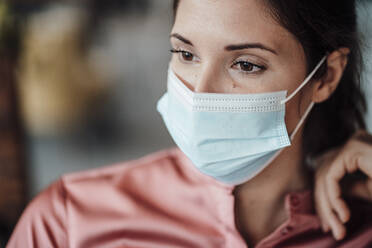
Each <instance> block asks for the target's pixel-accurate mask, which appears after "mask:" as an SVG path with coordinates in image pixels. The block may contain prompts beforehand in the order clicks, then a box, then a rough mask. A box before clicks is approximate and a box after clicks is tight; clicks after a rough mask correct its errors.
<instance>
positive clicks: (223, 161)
mask: <svg viewBox="0 0 372 248" xmlns="http://www.w3.org/2000/svg"><path fill="white" fill-rule="evenodd" d="M174 8H175V11H176V16H175V22H174V26H173V29H172V32H171V43H172V49H171V52H172V53H173V57H172V59H171V62H170V68H169V71H168V74H169V76H168V91H167V93H166V94H165V95H164V96H163V97H162V98H161V99H160V101H159V103H158V106H157V107H158V110H159V112H160V113H161V115H162V116H163V119H164V121H165V124H166V126H167V128H168V130H169V132H170V134H171V136H172V137H173V139H174V140H175V142H176V143H177V145H178V146H179V148H180V149H178V148H174V149H170V150H164V151H160V152H157V153H155V154H151V155H148V156H145V157H144V158H141V159H138V160H136V161H131V162H128V163H124V164H119V165H115V166H111V167H106V168H103V169H98V170H91V171H87V172H81V173H75V174H70V175H65V176H63V177H61V179H60V180H58V181H57V182H55V183H54V184H52V185H51V186H50V187H49V188H48V189H46V190H45V191H44V192H42V193H41V194H40V195H39V196H38V197H37V198H35V199H34V200H33V202H32V203H31V204H30V205H29V206H28V207H27V209H26V210H25V212H24V213H23V216H22V217H21V219H20V221H19V223H18V224H17V226H16V228H15V231H14V233H13V235H12V237H11V239H10V241H9V243H8V246H7V247H203V248H204V247H232V248H239V247H247V246H248V247H254V246H255V247H261V248H262V247H337V246H342V247H368V246H370V245H371V244H372V243H371V242H372V238H371V237H372V227H371V225H372V220H371V218H370V217H368V216H371V213H372V208H371V204H370V203H369V202H366V201H362V200H361V199H359V198H358V200H356V199H353V201H351V202H347V203H348V205H346V203H345V202H344V201H343V200H342V199H341V198H340V197H341V192H340V191H339V190H338V191H337V189H338V186H337V185H338V183H337V182H338V180H339V179H340V178H342V177H343V176H344V174H346V173H347V172H352V171H355V169H356V168H357V167H358V166H359V167H360V168H366V169H365V170H364V172H365V174H367V175H369V176H370V177H371V178H372V175H371V174H372V173H371V174H368V173H370V171H371V168H370V166H369V167H368V166H367V167H366V166H365V165H366V162H364V161H365V160H367V159H368V156H370V152H368V151H370V147H369V146H368V145H362V143H358V142H357V141H356V140H358V139H359V137H360V136H354V138H353V139H352V140H351V141H349V142H348V143H346V141H347V140H348V139H349V138H351V137H352V135H353V134H354V133H355V132H356V130H357V129H363V128H364V121H363V117H362V113H363V110H364V106H365V103H364V98H363V96H362V94H361V92H360V89H359V88H358V80H357V79H358V68H359V67H358V61H359V44H358V41H357V37H356V32H355V30H356V16H355V3H354V1H347V3H346V1H345V3H340V2H339V1H338V2H336V1H327V2H326V1H320V0H318V1H312V2H311V3H310V2H309V1H296V0H290V1H289V0H275V1H274V0H272V1H269V0H267V1H255V0H234V1H230V0H219V1H210V0H205V1H200V0H187V1H185V0H181V1H175V3H174ZM344 143H346V144H347V145H348V146H345V147H344V149H341V148H339V147H340V146H342V145H343V144H344ZM366 147H367V148H366ZM332 149H333V150H334V151H333V152H332V151H331V152H329V153H327V156H325V157H324V159H321V160H319V161H321V162H323V166H322V167H320V168H319V170H317V174H316V184H315V185H316V186H314V185H313V183H312V178H313V174H312V173H311V170H310V168H309V166H310V164H312V163H311V162H312V161H318V160H317V159H316V158H317V157H319V156H320V155H321V154H323V153H324V152H326V151H328V150H332ZM367 149H369V150H367ZM362 150H367V151H366V152H363V153H362V152H361V151H362ZM335 151H339V152H338V153H337V152H335ZM355 151H358V152H357V153H356V152H355ZM354 154H357V156H354ZM350 156H351V157H353V158H357V159H356V160H350V161H349V162H348V163H346V164H345V165H343V164H342V166H340V161H342V160H343V159H345V158H348V157H350ZM362 165H363V166H362ZM345 167H346V168H350V169H349V170H348V171H347V172H346V171H345V170H343V169H340V168H345ZM324 178H327V180H325V179H324ZM330 179H331V180H330ZM324 181H326V183H327V185H325V186H324ZM363 182H364V181H358V183H359V184H358V185H360V183H363ZM313 189H317V191H316V192H315V195H316V196H317V199H316V200H318V204H317V205H316V206H317V209H318V211H319V213H320V215H321V217H322V218H321V219H320V218H318V217H317V215H316V214H315V212H314V209H313V206H314V205H313V203H312V197H311V196H312V194H313V193H312V192H313ZM343 193H344V192H343ZM367 198H368V196H367ZM340 204H341V205H340ZM333 210H334V212H333ZM348 210H350V216H348V215H347V214H348V213H349V212H348ZM362 216H364V218H362ZM349 217H350V219H349ZM346 222H347V224H350V226H347V233H346V237H345V238H344V239H343V240H339V241H337V240H335V239H334V238H333V236H332V234H331V233H324V232H322V227H323V228H324V230H326V229H327V228H328V229H329V228H332V230H333V234H334V236H335V237H336V238H337V239H341V238H343V236H344V235H345V230H346V229H345V227H344V226H343V224H344V223H346Z"/></svg>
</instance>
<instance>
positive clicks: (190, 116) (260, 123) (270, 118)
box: [157, 56, 327, 185]
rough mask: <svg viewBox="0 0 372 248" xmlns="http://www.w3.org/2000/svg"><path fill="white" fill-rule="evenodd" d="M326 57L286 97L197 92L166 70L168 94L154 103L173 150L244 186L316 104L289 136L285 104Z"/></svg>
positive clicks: (286, 142)
mask: <svg viewBox="0 0 372 248" xmlns="http://www.w3.org/2000/svg"><path fill="white" fill-rule="evenodd" d="M326 58H327V56H325V57H323V59H322V60H321V61H320V62H319V64H318V65H317V66H316V68H315V69H314V70H313V72H312V73H310V75H309V76H308V77H307V78H306V79H305V81H304V82H303V83H302V84H301V85H300V86H299V87H298V88H297V90H295V91H294V92H293V93H292V94H291V95H290V96H289V97H287V98H286V95H287V91H279V92H272V93H260V94H216V93H195V92H193V91H191V90H190V89H189V88H188V87H186V86H185V85H184V84H183V83H182V81H181V80H180V79H179V78H178V77H177V76H176V75H175V74H174V72H173V71H172V70H171V69H169V70H168V91H167V93H165V94H164V96H163V97H162V98H161V99H160V100H159V101H158V104H157V109H158V111H159V112H160V114H161V115H162V117H163V120H164V122H165V124H166V126H167V128H168V131H169V133H170V135H171V136H172V138H173V140H174V141H175V143H176V144H177V146H178V147H179V148H180V149H181V150H182V152H184V153H185V154H186V156H187V157H188V158H189V159H190V160H191V161H192V163H193V164H194V165H195V167H196V168H197V169H198V170H199V171H201V172H202V173H204V174H206V175H209V176H211V177H213V178H215V179H216V180H218V181H220V182H222V183H226V184H229V185H238V184H241V183H244V182H246V181H248V180H250V179H251V178H253V177H254V176H256V175H257V174H258V173H260V172H261V171H262V170H263V169H264V168H265V167H267V166H268V165H269V164H270V163H271V162H272V161H273V160H274V159H275V158H276V157H277V156H278V155H279V153H280V152H281V151H282V150H283V148H285V147H287V146H290V145H291V140H293V138H294V136H295V135H296V133H297V131H298V130H299V129H300V127H301V126H302V124H303V122H304V121H305V119H306V117H307V116H308V114H309V113H310V111H311V109H312V108H313V106H314V103H311V104H310V106H309V107H308V109H307V110H306V112H305V114H304V115H303V116H302V118H301V120H300V121H299V123H298V125H297V127H296V128H295V130H294V131H293V132H292V134H291V137H289V136H288V133H287V128H286V125H285V119H284V117H285V103H286V102H287V101H289V100H290V99H292V97H294V96H295V95H296V94H297V93H298V92H299V91H300V90H301V89H302V88H303V87H304V86H305V85H306V84H307V83H308V82H309V81H310V80H311V78H312V77H313V76H314V74H315V73H316V71H317V70H318V69H319V67H320V66H321V65H322V64H323V62H324V61H325V60H326Z"/></svg>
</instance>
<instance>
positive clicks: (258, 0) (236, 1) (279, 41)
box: [173, 0, 295, 51]
mask: <svg viewBox="0 0 372 248" xmlns="http://www.w3.org/2000/svg"><path fill="white" fill-rule="evenodd" d="M173 31H174V32H181V33H182V34H183V35H185V36H187V37H188V38H190V39H192V40H195V39H196V41H198V39H203V40H205V39H204V38H208V39H207V40H208V42H209V43H212V42H213V43H223V44H224V45H226V44H227V43H231V44H235V43H240V42H262V43H265V44H267V45H270V46H271V47H273V48H274V49H275V50H277V51H280V50H281V49H282V47H283V44H288V42H295V39H294V37H293V36H292V35H291V34H290V33H289V32H288V31H287V30H286V29H285V28H283V27H282V26H281V25H279V24H278V23H276V21H274V19H273V18H272V17H271V16H270V14H269V12H268V11H267V9H266V8H265V6H264V5H263V4H262V0H181V1H180V5H179V8H178V12H177V16H176V21H175V24H174V27H173ZM201 41H202V40H200V42H201ZM221 45H222V44H221ZM288 45H290V43H289V44H288Z"/></svg>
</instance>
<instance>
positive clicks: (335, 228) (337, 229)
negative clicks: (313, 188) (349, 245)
mask: <svg viewBox="0 0 372 248" xmlns="http://www.w3.org/2000/svg"><path fill="white" fill-rule="evenodd" d="M323 192H325V193H326V192H327V191H326V186H325V184H323ZM321 197H322V201H321V202H322V210H323V211H324V216H325V218H326V219H327V221H328V223H329V226H330V229H332V233H333V236H334V238H335V239H336V240H341V239H343V238H344V237H345V235H346V228H345V227H344V225H343V224H342V223H341V221H340V220H339V219H338V218H337V216H336V214H335V213H334V212H333V211H332V207H331V204H330V202H329V200H328V197H327V195H326V194H321Z"/></svg>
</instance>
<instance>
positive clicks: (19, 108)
mask: <svg viewBox="0 0 372 248" xmlns="http://www.w3.org/2000/svg"><path fill="white" fill-rule="evenodd" d="M371 14H372V1H367V0H364V1H362V0H361V1H360V7H359V17H360V22H359V23H360V29H361V33H362V34H363V36H364V43H365V45H366V46H365V50H364V55H365V58H366V70H365V73H364V75H363V83H364V87H365V89H366V94H367V97H368V99H369V105H370V106H371V107H370V108H371V109H372V86H370V82H371V78H372V47H371V46H372V19H371V17H370V16H371ZM171 20H172V12H171V0H125V1H121V0H106V1H99V0H85V1H51V0H49V1H48V0H44V1H40V0H13V1H4V0H0V135H1V136H0V137H1V138H0V247H3V246H5V242H6V240H7V239H8V237H9V235H10V233H11V230H12V229H13V227H14V225H15V223H16V221H17V220H18V218H19V216H20V214H21V212H22V211H23V209H24V207H25V205H26V204H27V203H28V202H29V201H30V199H32V198H33V197H34V196H35V195H36V194H37V193H38V192H40V191H41V190H42V189H43V188H45V187H46V186H47V185H48V184H50V183H51V182H52V181H54V180H56V179H57V178H58V177H59V176H61V175H62V174H64V173H68V172H74V171H81V170H87V169H91V168H96V167H100V166H104V165H108V164H112V163H117V162H120V161H124V160H129V159H135V158H138V157H140V156H143V155H146V154H148V153H151V152H155V151H158V150H160V149H164V148H167V147H170V146H173V145H174V143H173V141H172V140H171V138H170V136H169V135H168V133H167V131H166V129H165V126H164V125H163V122H162V120H161V117H160V115H159V114H158V113H157V111H156V103H157V101H158V99H159V98H160V97H161V96H162V94H163V93H164V92H165V90H166V72H167V67H168V61H169V58H170V54H169V52H168V50H169V49H170V45H169V39H168V35H169V31H170V28H171ZM368 46H369V47H368ZM367 119H368V120H369V123H370V127H372V112H371V113H369V114H368V116H367ZM370 130H372V129H371V128H370Z"/></svg>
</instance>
